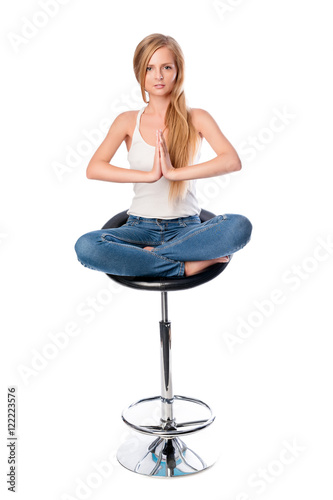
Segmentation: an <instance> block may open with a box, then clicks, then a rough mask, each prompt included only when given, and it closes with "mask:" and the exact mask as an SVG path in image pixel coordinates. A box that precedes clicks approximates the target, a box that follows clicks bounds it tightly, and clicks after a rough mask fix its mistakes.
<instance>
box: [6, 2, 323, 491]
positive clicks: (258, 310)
mask: <svg viewBox="0 0 333 500" xmlns="http://www.w3.org/2000/svg"><path fill="white" fill-rule="evenodd" d="M43 4H44V9H43V8H42V5H43ZM46 4H48V5H49V9H48V12H49V14H45V12H46V10H47V7H45V5H46ZM51 4H53V9H51ZM55 4H56V6H58V8H57V9H56V8H55V6H54V5H55ZM45 9H46V10H45ZM50 9H51V10H50ZM41 12H42V13H43V12H44V14H41ZM329 12H330V3H329V2H328V1H324V0H319V1H317V2H313V1H309V0H302V1H301V0H294V1H290V0H279V1H267V0H266V1H265V0H243V1H241V0H238V1H237V0H225V1H222V0H221V1H220V2H219V3H217V2H214V1H212V0H209V1H204V0H168V2H156V1H149V0H142V1H139V2H138V1H135V0H124V1H123V2H113V1H107V0H94V1H88V0H81V1H79V0H71V1H67V2H66V1H62V5H60V2H59V3H57V2H46V0H45V1H44V2H43V0H40V1H37V0H36V1H33V0H30V1H26V0H25V1H23V0H17V1H15V2H11V3H10V2H6V4H2V6H1V13H0V15H1V19H2V21H1V61H2V64H1V66H2V71H1V73H2V77H1V87H2V88H1V139H2V147H1V212H0V259H1V298H0V302H1V309H2V312H1V332H2V335H1V393H0V399H1V402H0V404H1V414H0V429H1V441H0V450H1V451H0V460H1V472H0V476H1V477H0V482H1V492H5V494H8V495H10V492H7V485H6V473H7V472H8V464H7V455H8V452H7V448H6V444H7V440H6V437H7V435H6V432H7V410H6V408H7V404H6V400H7V387H8V386H11V385H16V386H17V397H18V407H17V410H18V421H17V435H18V441H17V458H18V463H17V474H18V477H17V494H16V498H19V499H24V500H26V499H27V498H34V499H35V500H44V499H48V500H56V499H57V500H66V499H69V498H70V499H73V498H89V499H90V498H91V499H94V500H98V499H106V498H119V497H120V496H121V497H122V498H147V497H148V498H149V497H154V498H160V499H162V500H163V499H167V498H172V497H173V498H176V497H177V498H179V497H181V496H185V495H186V496H188V497H190V498H194V499H199V498H203V497H205V496H207V494H208V490H209V491H210V493H209V497H210V498H211V499H212V500H249V499H251V500H255V499H257V498H259V497H261V498H262V499H269V500H273V499H281V498H285V499H287V500H289V499H290V500H291V499H294V498H303V499H306V500H308V499H309V500H310V499H313V498H320V497H324V498H329V497H331V496H332V490H333V487H332V481H331V475H332V473H331V471H332V465H333V464H332V453H331V451H332V445H333V443H332V418H333V415H332V403H331V394H332V390H331V380H332V375H333V373H332V372H333V370H332V362H331V359H332V355H331V350H330V348H331V346H332V342H331V335H332V311H331V309H332V305H331V297H332V268H333V264H332V262H333V250H332V238H333V228H332V202H331V185H332V175H331V168H332V161H331V150H332V147H331V135H332V127H331V123H332V111H333V110H332V99H331V90H332V88H333V81H332V71H331V59H332V50H331V49H332V36H331V17H330V15H329ZM31 23H33V24H31ZM34 25H38V26H39V27H36V26H35V27H34ZM154 32H161V33H164V34H168V35H171V36H173V37H174V38H176V40H177V41H178V42H179V43H180V45H181V47H182V49H183V51H184V54H185V60H186V81H185V92H186V97H187V100H188V103H189V105H190V106H192V107H201V108H204V109H207V110H208V111H209V112H210V113H211V114H212V115H213V117H214V118H215V119H216V121H217V122H218V124H219V125H220V127H221V129H222V131H223V132H224V134H225V135H226V136H227V137H228V139H229V140H230V141H231V142H232V144H233V145H234V146H235V147H236V149H237V150H238V152H239V154H240V156H241V159H242V163H243V169H242V170H241V172H237V173H235V174H233V175H231V176H230V177H229V178H224V179H222V178H221V179H217V180H212V179H209V180H205V181H204V180H202V181H199V182H198V190H199V195H200V196H201V200H202V204H203V207H204V208H206V209H209V210H211V211H213V212H215V213H228V212H233V213H241V214H244V215H246V216H248V217H249V219H250V220H251V222H252V224H253V233H252V240H251V242H250V243H249V245H248V246H247V247H246V248H244V249H243V250H242V251H241V252H239V253H238V254H237V255H235V257H234V259H233V260H232V262H231V264H230V266H228V268H227V269H226V271H225V272H224V273H223V274H222V275H221V276H219V277H218V278H217V279H215V280H214V281H213V282H210V283H208V284H206V285H203V286H201V287H198V288H196V289H192V290H188V291H185V292H174V293H171V294H170V297H169V307H170V319H171V320H172V327H173V347H174V352H173V361H174V377H175V380H174V386H175V392H176V393H179V394H184V395H188V396H193V397H198V398H201V399H203V400H204V401H207V403H209V404H211V405H212V406H213V408H214V410H215V413H216V414H217V420H216V423H214V424H213V425H215V426H216V427H215V437H214V439H215V445H216V447H218V448H219V449H220V460H219V461H218V462H217V463H216V464H215V466H214V467H213V468H211V469H209V470H208V471H206V472H205V473H203V474H198V475H195V476H193V477H191V478H187V479H180V480H174V481H172V480H171V481H163V482H159V481H158V480H154V479H149V478H145V477H141V476H137V475H135V474H133V473H130V472H128V471H127V470H125V469H124V468H122V467H121V466H120V465H117V464H116V462H115V461H114V455H115V452H116V450H117V448H118V446H119V445H120V444H121V442H122V441H123V439H124V437H125V435H126V433H127V429H126V428H125V425H124V424H122V422H121V418H120V413H121V410H122V409H123V407H125V406H126V405H128V404H130V403H132V402H133V401H135V400H136V399H138V398H141V397H148V396H153V395H156V394H158V392H159V364H158V363H159V358H158V357H159V352H158V350H159V341H158V336H159V333H158V321H159V319H160V298H159V294H158V293H157V292H155V293H148V292H139V291H135V290H130V289H125V288H123V287H122V288H120V287H119V286H117V285H116V284H115V283H113V282H112V281H111V280H109V279H108V278H107V277H106V276H105V275H104V274H99V273H97V272H94V271H92V270H90V269H86V268H84V267H83V266H81V265H80V264H79V262H78V261H77V259H76V255H75V252H74V243H75V241H76V240H77V238H78V237H79V236H80V235H81V234H83V233H85V232H88V231H90V230H94V229H99V228H100V227H101V226H102V225H103V224H104V223H105V222H106V221H107V220H108V219H109V218H110V217H111V216H112V215H114V214H115V213H117V212H119V211H121V210H124V209H126V208H127V207H128V205H129V203H130V200H131V196H132V187H131V185H116V184H114V185H113V184H109V183H103V182H99V181H89V180H87V179H86V177H85V169H86V166H87V163H88V161H89V159H90V157H91V156H92V154H93V152H94V151H95V149H96V148H97V146H98V144H99V143H100V142H101V140H100V141H98V136H97V135H96V134H98V129H99V127H100V124H101V122H102V121H103V120H104V122H105V120H108V122H109V124H110V123H111V122H112V120H113V119H114V118H115V116H116V115H117V114H118V113H119V112H121V111H124V110H126V109H140V108H141V107H142V106H143V105H144V103H143V102H142V100H141V99H140V92H139V87H138V84H137V83H136V80H135V78H134V74H133V70H132V57H133V53H134V50H135V47H136V45H137V44H138V43H139V41H140V40H141V39H142V38H143V37H144V36H146V35H148V34H150V33H154ZM278 115H280V116H281V115H283V116H284V118H283V119H281V118H280V119H276V118H274V117H276V116H278ZM277 127H278V128H279V130H277ZM93 131H95V136H94V135H91V134H93ZM100 133H101V132H100ZM89 134H90V138H91V141H90V143H89V142H87V135H89ZM103 134H104V135H103V138H104V136H105V132H104V133H103ZM93 137H95V144H93V143H92V141H93V139H92V138H93ZM96 137H97V139H96ZM82 141H85V143H84V142H82ZM254 141H255V144H256V146H253V142H254ZM251 144H252V145H251ZM73 151H76V157H75V159H74V158H73V156H70V152H71V154H72V155H73ZM211 157H213V153H212V151H211V150H210V148H209V147H208V145H207V143H206V145H205V149H204V150H203V160H205V159H209V158H211ZM70 158H71V160H70ZM70 161H72V163H70ZM114 163H116V164H118V165H120V166H126V165H127V160H126V149H125V146H124V145H123V146H122V147H121V148H120V150H119V151H118V153H117V157H115V158H114ZM61 165H62V167H61ZM325 242H326V243H325ZM92 304H95V305H94V306H93V305H92ZM93 307H95V309H94V308H93ZM96 309H98V310H96ZM240 325H242V326H240ZM70 329H72V334H71V335H69V333H71V332H70ZM74 333H75V334H76V335H73V334H74ZM56 337H57V338H58V339H60V338H61V339H62V342H63V344H65V342H67V345H63V346H62V347H61V348H60V347H58V348H57V347H56V345H55V341H54V340H52V339H55V338H56ZM52 355H53V358H52V359H51V356H52ZM29 370H30V371H29ZM286 443H289V445H290V446H294V447H296V448H295V449H296V451H295V452H294V455H292V454H291V453H290V452H289V453H287V452H286V451H284V450H285V449H286ZM286 456H287V457H288V464H286V463H285V462H286V459H285V458H284V459H283V457H286ZM281 460H282V461H281ZM106 461H108V462H109V464H112V466H111V465H110V467H109V473H108V475H107V477H105V478H101V476H99V477H100V481H99V482H98V476H96V468H95V466H94V464H96V463H97V464H101V463H102V462H106ZM111 469H112V470H111ZM261 469H264V470H265V471H266V472H262V470H261ZM105 470H106V469H105ZM264 473H265V474H266V476H265V477H266V479H261V482H260V483H259V482H258V478H259V475H260V474H264ZM94 474H95V475H94ZM251 477H252V483H251ZM93 478H95V480H97V483H96V484H94V483H92V481H93ZM253 478H255V479H256V480H257V483H256V484H257V486H254V485H253V484H254V483H253ZM89 482H90V485H91V488H90V489H87V487H86V489H85V493H84V489H83V486H82V484H85V485H87V484H89ZM259 484H260V485H261V487H260V488H259ZM78 485H81V490H80V488H79V487H78ZM96 485H97V486H96ZM1 496H3V493H1ZM6 498H7V497H6ZM8 498H12V497H10V496H8Z"/></svg>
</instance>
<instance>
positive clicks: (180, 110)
mask: <svg viewBox="0 0 333 500" xmlns="http://www.w3.org/2000/svg"><path fill="white" fill-rule="evenodd" d="M161 47H168V48H169V49H170V50H171V51H172V52H173V54H174V58H175V62H176V67H177V77H176V81H175V85H174V87H173V89H172V93H171V100H170V103H169V106H168V108H167V111H166V114H165V125H166V127H167V128H168V139H167V147H168V150H169V154H170V159H171V163H172V165H173V166H174V168H181V167H184V166H186V165H191V164H192V163H193V161H194V158H195V154H196V152H197V148H198V146H199V134H198V132H197V131H196V129H195V127H194V125H193V123H192V120H191V115H190V111H189V108H188V106H187V104H186V99H185V93H184V90H183V83H184V76H185V75H184V69H185V63H184V55H183V52H182V49H181V48H180V46H179V44H178V43H177V42H176V40H175V39H174V38H172V37H171V36H165V35H161V34H160V33H154V34H152V35H148V36H146V37H145V38H144V39H143V40H142V41H141V42H140V43H139V45H138V46H137V47H136V49H135V53H134V57H133V68H134V73H135V77H136V79H137V81H138V82H139V84H140V86H141V94H142V98H143V100H144V102H146V103H147V102H148V101H147V98H146V91H145V88H144V86H145V78H146V68H147V66H148V62H149V60H150V58H151V56H152V55H153V53H154V52H155V51H156V50H157V49H159V48H161ZM187 185H188V183H187V181H173V182H170V191H169V200H170V201H173V200H176V199H179V198H183V197H184V196H185V194H186V190H187Z"/></svg>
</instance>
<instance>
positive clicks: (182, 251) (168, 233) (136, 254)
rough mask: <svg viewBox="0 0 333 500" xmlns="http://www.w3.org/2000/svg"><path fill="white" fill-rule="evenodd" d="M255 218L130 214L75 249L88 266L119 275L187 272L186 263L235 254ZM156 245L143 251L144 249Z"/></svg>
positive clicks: (86, 237)
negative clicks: (116, 225) (125, 219)
mask: <svg viewBox="0 0 333 500" xmlns="http://www.w3.org/2000/svg"><path fill="white" fill-rule="evenodd" d="M251 232H252V224H251V222H250V221H249V220H248V219H247V218H246V217H244V216H243V215H237V214H224V215H217V216H216V217H213V219H210V220H208V221H206V222H201V221H200V218H199V216H197V215H194V216H191V217H181V218H179V219H147V218H144V217H137V216H134V215H130V216H129V218H128V220H127V222H126V224H124V225H123V226H121V227H119V228H112V229H100V230H97V231H91V232H90V233H87V234H84V235H83V236H81V237H80V238H79V239H78V240H77V242H76V244H75V251H76V254H77V257H78V260H79V261H80V262H81V264H83V265H84V266H85V267H89V268H91V269H95V270H96V271H102V272H104V273H108V274H116V275H119V276H169V277H172V276H183V275H184V263H185V262H188V261H195V260H210V259H216V258H218V257H224V256H227V255H229V256H230V255H231V254H233V253H235V252H237V251H238V250H240V249H241V248H243V247H244V246H245V245H246V244H247V243H248V242H249V240H250V238H251ZM146 246H151V247H154V249H153V250H151V251H148V250H144V247H146Z"/></svg>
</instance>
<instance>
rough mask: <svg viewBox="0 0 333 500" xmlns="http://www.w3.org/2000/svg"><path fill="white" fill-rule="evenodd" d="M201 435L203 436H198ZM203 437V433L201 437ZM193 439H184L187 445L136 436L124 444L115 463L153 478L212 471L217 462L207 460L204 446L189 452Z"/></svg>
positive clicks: (163, 439) (170, 440) (213, 459)
mask: <svg viewBox="0 0 333 500" xmlns="http://www.w3.org/2000/svg"><path fill="white" fill-rule="evenodd" d="M200 434H202V433H200ZM203 434H205V433H203ZM193 437H194V436H187V437H186V443H185V442H184V441H183V440H182V439H180V438H178V437H177V438H169V439H165V438H161V437H158V438H156V437H155V438H152V437H151V436H145V435H142V434H138V435H137V436H136V435H135V437H134V435H132V438H131V439H130V440H129V441H127V442H125V443H123V444H122V445H121V446H120V448H119V449H118V453H117V459H118V461H119V463H120V464H121V465H122V466H123V467H125V468H126V469H128V470H131V471H132V472H135V473H137V474H143V475H145V476H153V477H177V476H186V475H189V474H196V473H198V472H202V471H204V470H205V469H207V468H208V467H211V466H212V465H213V464H214V463H215V460H216V458H215V457H214V458H212V456H210V457H209V458H208V456H207V450H205V446H204V447H202V446H200V443H199V446H198V443H197V447H195V449H194V448H192V445H191V447H190V446H189V445H188V442H189V441H191V442H193ZM199 449H200V451H199V452H198V450H199Z"/></svg>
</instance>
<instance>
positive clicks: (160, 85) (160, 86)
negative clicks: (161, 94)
mask: <svg viewBox="0 0 333 500" xmlns="http://www.w3.org/2000/svg"><path fill="white" fill-rule="evenodd" d="M154 87H155V88H157V89H163V87H165V85H162V84H160V83H159V84H158V85H154Z"/></svg>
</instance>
